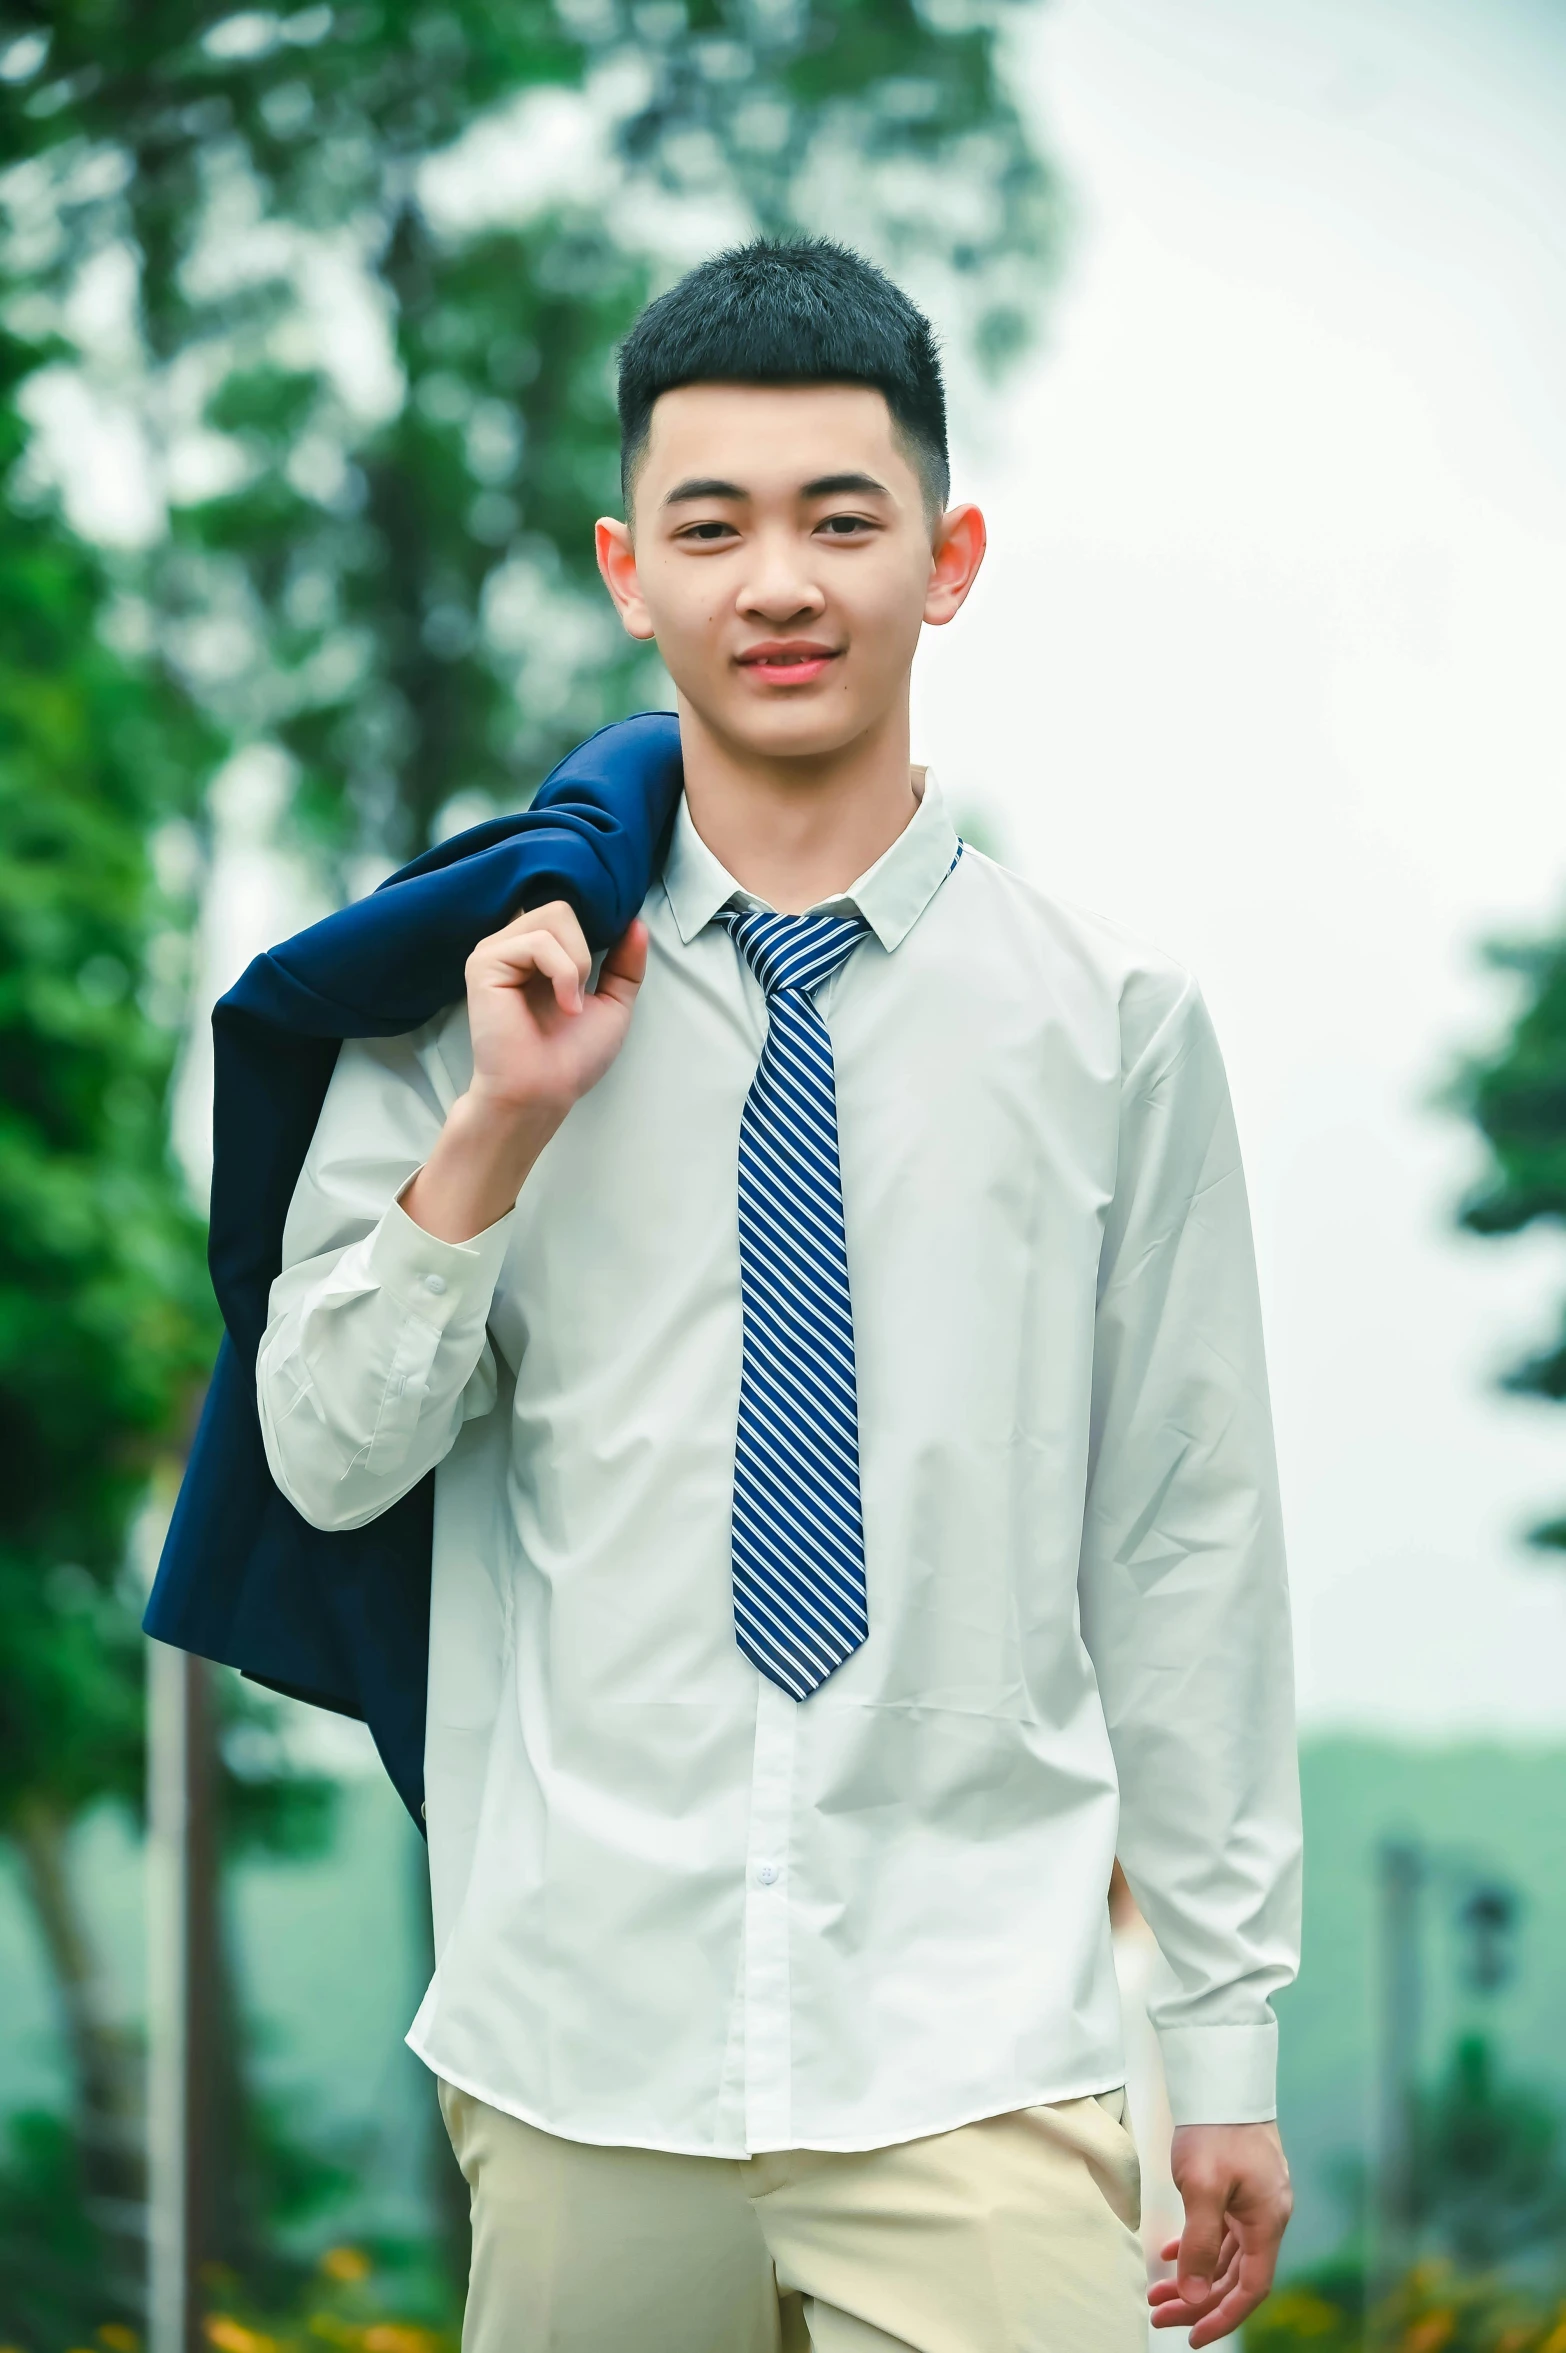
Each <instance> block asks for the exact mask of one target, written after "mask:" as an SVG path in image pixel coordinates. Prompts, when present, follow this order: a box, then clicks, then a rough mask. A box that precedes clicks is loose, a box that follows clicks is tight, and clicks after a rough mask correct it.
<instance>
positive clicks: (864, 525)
mask: <svg viewBox="0 0 1566 2353" xmlns="http://www.w3.org/2000/svg"><path fill="white" fill-rule="evenodd" d="M817 529H818V530H821V531H824V532H825V533H826V534H827V536H828V538H830V539H857V538H858V537H859V536H860V534H861V533H862V532H865V531H868V530H870V529H871V522H870V518H869V516H868V515H828V516H826V517H825V519H824V520H823V521H822V522H821V523H819V524H818V525H817Z"/></svg>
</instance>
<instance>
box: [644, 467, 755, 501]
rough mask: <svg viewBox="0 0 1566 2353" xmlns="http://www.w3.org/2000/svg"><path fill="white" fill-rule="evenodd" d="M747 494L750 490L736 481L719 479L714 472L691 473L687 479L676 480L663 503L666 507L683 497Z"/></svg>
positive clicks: (720, 496) (745, 495)
mask: <svg viewBox="0 0 1566 2353" xmlns="http://www.w3.org/2000/svg"><path fill="white" fill-rule="evenodd" d="M749 496H750V492H749V491H748V490H742V489H741V488H740V486H739V484H738V483H737V482H723V481H720V480H719V479H718V477H717V476H716V475H714V474H693V475H692V476H691V477H690V479H689V480H688V481H685V482H676V484H675V485H674V488H673V489H672V490H671V491H669V492H668V493H667V494H666V496H665V498H664V502H663V503H664V505H665V506H666V507H674V506H678V505H679V504H680V503H681V501H682V500H684V499H692V498H749Z"/></svg>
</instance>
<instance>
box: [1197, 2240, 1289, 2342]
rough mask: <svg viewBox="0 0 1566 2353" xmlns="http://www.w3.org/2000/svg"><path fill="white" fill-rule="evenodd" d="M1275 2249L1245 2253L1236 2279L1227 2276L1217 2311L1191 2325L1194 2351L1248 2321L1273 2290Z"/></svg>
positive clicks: (1234, 2276)
mask: <svg viewBox="0 0 1566 2353" xmlns="http://www.w3.org/2000/svg"><path fill="white" fill-rule="evenodd" d="M1275 2261H1276V2249H1275V2248H1272V2247H1268V2248H1265V2249H1262V2248H1256V2249H1251V2250H1248V2251H1246V2252H1242V2254H1241V2256H1240V2260H1239V2263H1238V2265H1237V2266H1236V2267H1235V2270H1234V2274H1233V2278H1232V2279H1231V2278H1230V2277H1229V2275H1228V2274H1225V2278H1224V2289H1225V2293H1224V2297H1223V2301H1222V2302H1221V2303H1220V2304H1219V2305H1218V2307H1217V2308H1216V2310H1215V2311H1212V2312H1206V2313H1203V2314H1202V2316H1201V2318H1200V2319H1199V2320H1197V2321H1195V2322H1194V2323H1193V2325H1192V2328H1191V2344H1192V2347H1193V2348H1194V2349H1195V2353H1200V2348H1201V2347H1202V2346H1203V2345H1213V2344H1216V2343H1217V2341H1218V2339H1219V2338H1220V2337H1227V2336H1229V2335H1230V2334H1232V2332H1233V2331H1234V2330H1235V2329H1237V2328H1239V2327H1240V2326H1241V2324H1242V2322H1244V2321H1247V2320H1249V2318H1250V2316H1251V2314H1252V2313H1253V2312H1254V2311H1255V2310H1256V2307H1257V2305H1258V2304H1260V2303H1262V2302H1264V2301H1265V2299H1266V2297H1267V2296H1268V2295H1269V2294H1270V2293H1271V2289H1272V2275H1273V2268H1274V2264H1275Z"/></svg>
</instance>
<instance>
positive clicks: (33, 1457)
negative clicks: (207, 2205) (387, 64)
mask: <svg viewBox="0 0 1566 2353" xmlns="http://www.w3.org/2000/svg"><path fill="white" fill-rule="evenodd" d="M36 357H37V355H36V353H34V352H32V351H30V350H28V349H27V348H26V347H25V346H23V345H20V344H18V343H17V342H16V341H14V340H13V339H10V338H5V339H3V340H0V475H3V477H4V479H5V481H6V484H7V486H9V481H10V478H11V476H12V474H13V471H14V468H15V465H16V461H17V458H18V455H19V451H20V448H21V445H22V440H23V427H22V424H21V420H20V419H19V418H18V416H17V414H16V411H15V408H14V406H13V405H12V402H11V399H10V395H11V393H12V391H13V390H14V387H15V385H16V383H17V381H18V380H19V378H20V377H21V376H22V375H23V374H24V373H25V372H26V371H27V369H28V367H29V366H30V365H31V364H35V363H36ZM104 605H105V583H104V580H103V578H102V576H101V574H100V571H99V568H98V566H97V565H96V563H95V561H94V559H93V558H92V556H91V555H90V554H89V553H88V552H87V551H85V550H84V549H83V548H81V547H80V546H79V545H78V544H77V543H76V542H75V541H74V540H73V539H72V538H70V537H69V535H68V534H66V533H65V532H64V531H62V530H61V529H60V527H59V525H58V523H57V522H56V521H55V519H54V518H53V516H52V515H50V514H48V513H46V512H44V513H36V514H33V515H31V516H28V515H18V514H17V513H15V512H14V511H13V512H12V513H11V514H10V515H9V516H8V518H7V521H6V528H5V531H4V534H3V536H0V1832H3V1834H4V1836H5V1837H6V1839H7V1840H8V1841H9V1842H10V1844H11V1847H12V1849H13V1851H14V1853H15V1855H16V1857H17V1859H18V1862H19V1864H20V1868H21V1874H22V1880H23V1884H24V1887H25V1889H26V1892H27V1895H28V1897H29V1900H30V1902H31V1905H32V1909H33V1913H34V1916H35V1918H36V1920H37V1923H38V1926H39V1929H40V1931H41V1933H42V1937H43V1940H44V1944H45V1947H46V1949H47V1952H48V1956H49V1960H50V1964H51V1967H52V1971H53V1975H54V1981H55V1985H56V1988H57V1991H58V1995H59V1999H60V2005H61V2012H62V2017H63V2023H64V2028H65V2036H66V2042H67V2047H68V2052H69V2058H70V2064H71V2071H72V2077H73V2083H74V2090H75V2104H76V2114H75V2122H76V2140H77V2146H78V2149H79V2151H80V2158H81V2166H82V2172H83V2177H84V2181H85V2184H86V2187H87V2190H88V2194H89V2196H90V2198H91V2199H92V2201H93V2203H94V2206H95V2208H96V2210H97V2211H99V2212H100V2213H102V2214H104V2215H109V2216H112V2215H114V2214H116V2213H118V2212H120V2211H121V2210H122V2209H123V2208H124V2206H125V2204H126V2203H127V2202H128V2201H129V2202H133V2201H134V2200H135V2198H136V2196H137V2195H138V2192H139V2184H140V2178H141V2154H140V2114H139V2110H140V2102H139V2096H138V2087H137V2083H136V2079H135V2066H134V2053H133V2051H132V2049H131V2047H130V2044H129V2042H128V2040H127V2037H126V2035H125V2032H124V2029H123V2028H122V2027H121V2026H120V2024H119V2023H118V2021H117V2018H116V2016H115V2013H114V2011H113V2008H112V2006H111V2005H110V2004H109V2002H108V2001H107V1999H106V1988H105V1983H104V1977H103V1972H102V1970H101V1968H100V1967H99V1965H98V1963H97V1959H96V1956H95V1953H94V1950H93V1943H92V1938H91V1934H90V1932H89V1929H88V1925H87V1921H86V1919H85V1917H84V1914H83V1912H82V1908H81V1905H80V1902H79V1900H78V1896H77V1891H76V1888H75V1885H74V1882H73V1879H72V1874H71V1871H70V1868H69V1858H68V1840H69V1833H70V1830H71V1828H72V1826H73V1824H74V1823H75V1822H76V1821H77V1819H78V1818H79V1817H80V1815H81V1814H82V1813H83V1811H84V1810H85V1809H86V1808H87V1807H88V1806H90V1805H92V1804H94V1803H96V1802H97V1801H98V1800H99V1799H101V1798H103V1797H105V1796H114V1797H119V1798H122V1799H124V1800H125V1801H126V1802H128V1803H130V1804H132V1805H136V1804H139V1801H140V1791H141V1775H142V1711H141V1689H142V1669H141V1647H140V1639H139V1636H138V1633H137V1627H136V1611H135V1609H134V1607H133V1606H132V1605H131V1603H130V1601H129V1600H128V1598H127V1596H126V1595H125V1593H124V1590H123V1578H124V1571H125V1556H126V1536H127V1530H128V1527H129V1524H130V1521H131V1518H132V1516H133V1514H134V1512H135V1510H136V1508H137V1505H138V1503H139V1501H140V1498H141V1496H142V1494H143V1492H144V1490H145V1487H146V1483H147V1479H148V1475H149V1472H150V1469H151V1466H152V1462H153V1459H154V1456H155V1453H156V1450H157V1449H158V1447H159V1446H160V1445H163V1444H167V1443H168V1442H169V1440H170V1439H171V1437H172V1436H173V1434H174V1432H175V1430H176V1427H177V1424H178V1421H179V1418H180V1415H181V1413H182V1411H183V1409H184V1407H185V1404H186V1401H187V1400H188V1398H189V1396H190V1394H191V1392H192V1390H193V1389H194V1387H195V1386H196V1384H197V1383H198V1382H199V1380H200V1378H201V1376H202V1373H203V1371H204V1369H205V1363H206V1359H207V1354H208V1350H209V1348H210V1345H211V1311H210V1309H209V1307H208V1306H207V1303H206V1297H205V1284H204V1282H203V1279H202V1264H201V1236H200V1227H199V1224H198V1222H197V1220H196V1219H195V1218H194V1216H193V1215H192V1214H191V1212H190V1210H189V1209H188V1207H186V1206H185V1204H184V1202H183V1199H182V1196H181V1193H180V1190H179V1187H178V1184H177V1182H176V1181H175V1179H174V1177H173V1174H172V1172H171V1169H170V1167H169V1162H168V1154H167V1146H166V1142H165V1128H164V1094H165V1090H166V1086H167V1080H168V1075H169V1069H170V1065H171V1061H172V1056H173V1049H174V1043H175V1033H174V1031H173V1030H172V1029H171V1028H169V1027H168V1026H166V1025H164V1024H161V1023H160V1022H159V1021H158V1020H156V1019H155V1018H152V1017H151V1016H150V1015H149V1012H148V1010H147V1009H146V1008H147V999H148V992H149V990H153V991H156V990H157V989H158V988H159V987H160V986H166V985H167V983H168V981H170V980H171V979H172V977H173V976H172V974H170V973H168V972H165V975H164V980H163V981H162V982H160V981H159V980H158V978H157V964H158V957H159V950H160V944H161V943H162V942H163V941H164V940H165V939H168V940H172V941H173V942H174V944H175V946H176V947H177V946H178V934H177V932H174V931H172V930H170V929H169V928H168V913H167V910H166V908H165V906H164V904H163V903H162V900H161V895H160V893H159V892H158V890H157V887H156V883H155V880H154V877H153V874H152V871H151V866H150V860H149V852H148V836H149V833H150V831H151V830H152V828H153V827H155V826H156V825H157V824H158V822H159V821H160V820H166V819H168V818H170V817H171V816H173V814H174V813H175V812H176V811H177V810H178V809H179V808H180V807H181V806H182V805H184V804H185V803H186V802H187V801H188V799H189V797H190V790H191V780H192V778H194V777H198V776H199V775H200V774H201V772H202V770H203V768H204V766H205V765H206V762H207V760H208V759H209V757H210V743H209V740H208V737H207V734H206V731H205V730H204V729H203V728H202V726H201V724H200V722H199V721H198V720H197V719H196V718H195V717H194V715H193V713H192V711H191V709H190V706H189V704H188V702H187V701H186V699H185V698H184V697H183V696H182V695H181V694H180V693H178V692H176V691H175V690H173V689H172V688H171V687H170V686H169V685H168V684H167V683H166V682H164V681H162V680H160V679H159V678H158V676H157V675H156V673H155V671H152V670H150V669H147V668H143V667H138V666H136V665H134V664H132V663H131V662H129V661H127V660H126V659H125V658H124V657H123V656H122V655H121V654H119V653H116V652H115V651H114V650H113V649H112V647H111V646H110V645H108V644H107V643H106V642H105V641H104V639H103V637H102V636H101V635H100V632H99V621H100V617H101V615H102V613H103V610H104ZM123 2251H124V2252H125V2253H126V2258H127V2261H128V2260H129V2251H128V2250H123Z"/></svg>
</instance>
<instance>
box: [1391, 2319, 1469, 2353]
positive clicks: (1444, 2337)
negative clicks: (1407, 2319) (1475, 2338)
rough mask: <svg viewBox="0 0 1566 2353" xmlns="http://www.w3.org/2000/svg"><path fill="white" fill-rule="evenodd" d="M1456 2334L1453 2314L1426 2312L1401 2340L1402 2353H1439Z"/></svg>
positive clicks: (1455, 2320) (1455, 2322) (1455, 2321)
mask: <svg viewBox="0 0 1566 2353" xmlns="http://www.w3.org/2000/svg"><path fill="white" fill-rule="evenodd" d="M1456 2334H1457V2315H1456V2313H1455V2312H1427V2313H1426V2314H1425V2317H1424V2319H1423V2320H1419V2321H1416V2322H1415V2323H1414V2326H1413V2327H1412V2328H1411V2329H1410V2330H1409V2332H1408V2334H1407V2336H1406V2337H1405V2338H1404V2339H1403V2353H1441V2348H1442V2346H1443V2345H1446V2344H1450V2342H1451V2340H1452V2338H1453V2337H1455V2336H1456Z"/></svg>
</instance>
